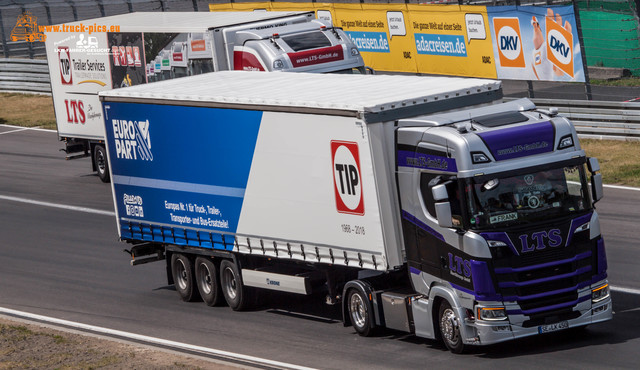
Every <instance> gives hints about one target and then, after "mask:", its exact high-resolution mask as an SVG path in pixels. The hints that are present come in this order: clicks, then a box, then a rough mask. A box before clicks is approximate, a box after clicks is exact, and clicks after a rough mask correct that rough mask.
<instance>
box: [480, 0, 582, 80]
mask: <svg viewBox="0 0 640 370" xmlns="http://www.w3.org/2000/svg"><path fill="white" fill-rule="evenodd" d="M487 14H488V16H489V24H490V26H491V36H492V39H493V52H494V60H495V61H496V69H497V75H498V78H501V79H509V80H534V81H535V80H543V81H572V82H585V79H584V66H583V64H582V55H581V49H580V43H579V41H578V33H577V27H576V19H575V14H574V11H573V6H571V5H568V6H550V7H535V6H520V7H515V6H493V7H487Z"/></svg>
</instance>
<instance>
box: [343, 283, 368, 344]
mask: <svg viewBox="0 0 640 370" xmlns="http://www.w3.org/2000/svg"><path fill="white" fill-rule="evenodd" d="M347 308H348V309H349V318H350V319H351V325H353V328H354V329H355V330H356V332H357V333H358V334H360V335H362V336H363V337H368V336H370V335H372V334H373V328H372V327H371V322H372V321H373V312H372V311H371V308H370V306H369V303H368V301H367V297H366V295H365V294H364V292H362V291H361V290H359V289H351V290H349V293H348V294H347Z"/></svg>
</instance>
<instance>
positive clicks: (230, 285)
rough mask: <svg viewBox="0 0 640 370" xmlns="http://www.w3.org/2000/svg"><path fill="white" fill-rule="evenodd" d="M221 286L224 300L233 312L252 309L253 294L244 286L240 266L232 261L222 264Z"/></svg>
mask: <svg viewBox="0 0 640 370" xmlns="http://www.w3.org/2000/svg"><path fill="white" fill-rule="evenodd" d="M220 285H221V286H222V294H223V295H224V299H225V301H227V304H228V305H229V307H231V309H232V310H234V311H243V310H246V309H248V308H249V307H250V303H249V300H250V298H251V297H250V295H251V293H252V292H251V291H250V290H249V289H248V288H247V287H245V286H244V285H243V284H242V277H241V276H240V271H239V270H238V266H236V264H235V263H233V262H232V261H229V260H223V261H222V262H220Z"/></svg>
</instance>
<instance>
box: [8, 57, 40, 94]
mask: <svg viewBox="0 0 640 370" xmlns="http://www.w3.org/2000/svg"><path fill="white" fill-rule="evenodd" d="M0 91H5V92H9V91H11V92H25V93H41V94H51V83H50V80H49V66H48V65H47V61H46V60H40V59H18V58H3V59H0Z"/></svg>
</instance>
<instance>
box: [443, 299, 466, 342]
mask: <svg viewBox="0 0 640 370" xmlns="http://www.w3.org/2000/svg"><path fill="white" fill-rule="evenodd" d="M438 326H439V327H440V334H441V336H442V341H443V342H444V345H445V346H446V347H447V348H448V349H449V351H451V352H453V353H462V352H463V351H464V343H463V342H462V335H461V333H460V318H459V317H458V316H457V315H456V312H455V311H454V310H453V308H451V305H450V304H449V302H447V301H442V303H441V304H440V310H439V315H438Z"/></svg>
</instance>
